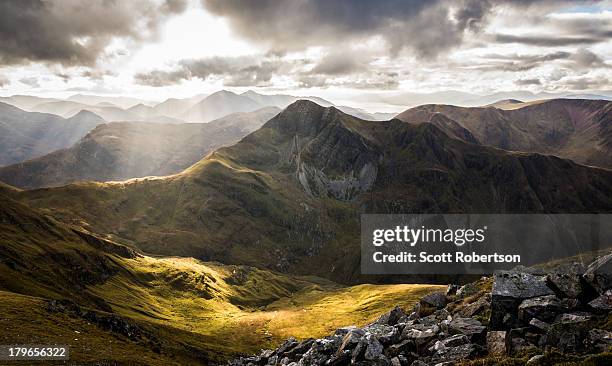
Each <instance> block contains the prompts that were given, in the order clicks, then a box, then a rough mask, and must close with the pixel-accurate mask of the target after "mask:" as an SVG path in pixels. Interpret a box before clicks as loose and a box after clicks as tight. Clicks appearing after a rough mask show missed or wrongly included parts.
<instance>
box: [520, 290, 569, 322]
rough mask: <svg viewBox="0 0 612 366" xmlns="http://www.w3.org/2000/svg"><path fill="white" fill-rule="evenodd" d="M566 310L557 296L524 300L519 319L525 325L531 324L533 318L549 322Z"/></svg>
mask: <svg viewBox="0 0 612 366" xmlns="http://www.w3.org/2000/svg"><path fill="white" fill-rule="evenodd" d="M564 310H565V308H564V306H563V305H562V304H561V303H560V302H559V299H558V298H557V296H555V295H548V296H540V297H534V298H531V299H526V300H523V302H521V304H520V305H519V307H518V317H519V320H520V321H522V322H523V323H529V321H530V320H531V319H532V318H536V319H539V320H541V321H545V322H547V321H552V320H553V319H555V317H556V316H557V315H558V314H559V313H561V312H563V311H564Z"/></svg>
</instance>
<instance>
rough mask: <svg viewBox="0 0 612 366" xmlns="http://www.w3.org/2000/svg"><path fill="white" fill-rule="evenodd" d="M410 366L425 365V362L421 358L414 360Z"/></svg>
mask: <svg viewBox="0 0 612 366" xmlns="http://www.w3.org/2000/svg"><path fill="white" fill-rule="evenodd" d="M410 366H427V364H426V363H425V362H423V361H421V360H414V361H413V362H412V363H411V364H410Z"/></svg>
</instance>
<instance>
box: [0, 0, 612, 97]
mask: <svg viewBox="0 0 612 366" xmlns="http://www.w3.org/2000/svg"><path fill="white" fill-rule="evenodd" d="M219 89H230V90H234V91H244V90H247V89H256V90H258V91H260V92H264V93H273V92H284V93H292V94H295V95H319V96H323V97H328V98H332V99H333V100H338V99H339V100H350V99H351V98H353V97H356V96H361V98H363V96H364V95H366V96H367V95H370V94H372V95H373V94H380V93H399V92H420V93H427V92H436V91H443V90H460V91H465V92H472V93H479V94H486V93H492V92H496V91H502V90H504V91H509V90H529V91H532V92H541V91H549V92H558V91H577V92H587V91H598V90H611V89H612V1H610V0H603V1H553V0H540V1H538V0H515V1H510V0H482V1H480V0H377V1H370V0H351V1H349V0H335V1H328V0H295V1H291V0H289V1H280V0H236V1H234V0H131V1H121V0H2V1H1V2H0V94H1V95H11V94H34V95H43V96H67V95H70V94H74V93H77V92H80V93H90V94H113V95H130V96H138V97H142V98H148V99H155V100H161V99H165V98H167V97H186V96H192V95H194V94H199V93H209V92H212V91H216V90H219Z"/></svg>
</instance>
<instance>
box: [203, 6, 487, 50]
mask: <svg viewBox="0 0 612 366" xmlns="http://www.w3.org/2000/svg"><path fill="white" fill-rule="evenodd" d="M496 2H499V1H486V0H484V1H476V0H463V1H442V0H413V1H403V0H378V1H371V0H334V1H328V0H304V1H281V2H279V1H274V0H260V1H251V0H202V3H203V4H204V6H205V7H206V8H207V9H208V11H210V12H211V13H213V14H215V15H220V16H223V17H225V18H227V19H228V20H229V23H230V25H231V27H232V28H233V29H234V30H235V31H236V32H237V33H238V34H240V35H241V36H243V37H245V38H247V39H250V40H252V41H256V42H260V43H264V44H267V45H269V46H270V47H271V49H273V50H281V51H283V50H297V49H303V48H305V47H308V46H317V45H330V44H334V43H336V44H337V43H338V42H351V41H354V40H356V39H359V38H365V37H371V36H374V35H379V36H382V37H383V39H384V40H385V41H386V42H387V44H388V45H389V47H390V49H391V50H392V51H393V52H394V53H396V54H397V53H398V52H399V51H401V50H402V49H404V48H409V49H411V50H413V51H415V53H416V54H417V55H418V56H421V57H434V56H436V55H437V54H438V53H439V52H441V51H442V50H444V49H448V48H451V47H455V46H458V45H459V44H460V43H461V40H462V38H463V34H464V32H465V31H476V30H478V29H479V28H480V27H481V25H482V23H483V21H484V20H485V18H486V15H487V14H488V13H489V12H490V9H491V7H492V5H491V4H493V3H496Z"/></svg>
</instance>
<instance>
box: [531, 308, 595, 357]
mask: <svg viewBox="0 0 612 366" xmlns="http://www.w3.org/2000/svg"><path fill="white" fill-rule="evenodd" d="M589 320H590V316H589V315H588V314H582V313H572V314H562V315H560V316H558V317H557V320H556V321H555V322H554V323H553V324H551V326H550V327H549V328H548V331H547V332H546V334H545V335H544V337H543V338H542V343H543V344H545V345H549V346H553V347H556V348H558V349H559V350H561V351H562V352H564V353H575V352H579V351H580V350H582V349H583V348H584V339H585V338H586V336H587V334H588V331H589V323H590V322H589Z"/></svg>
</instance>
